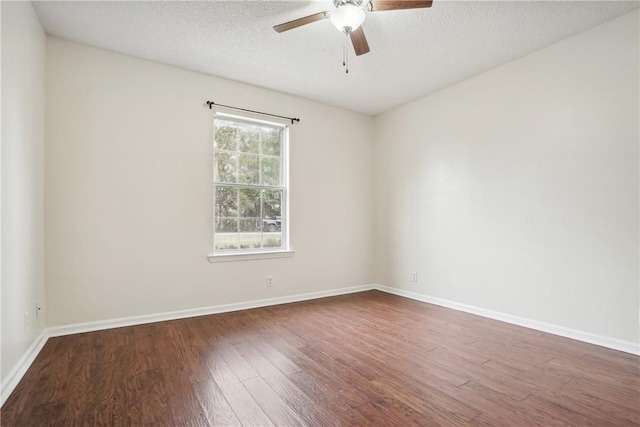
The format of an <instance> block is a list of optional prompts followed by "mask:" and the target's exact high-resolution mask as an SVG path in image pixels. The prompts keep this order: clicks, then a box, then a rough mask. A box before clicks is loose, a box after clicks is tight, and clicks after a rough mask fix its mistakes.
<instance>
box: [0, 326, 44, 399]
mask: <svg viewBox="0 0 640 427" xmlns="http://www.w3.org/2000/svg"><path fill="white" fill-rule="evenodd" d="M48 338H49V337H48V336H47V330H46V329H45V330H43V331H42V333H40V335H39V336H38V337H37V338H36V339H35V340H34V341H33V342H32V343H31V345H30V346H29V348H28V349H27V351H26V352H25V353H24V354H23V355H22V357H21V358H20V360H18V363H16V365H15V366H14V367H13V369H11V372H9V374H8V375H7V378H6V379H5V380H4V381H3V382H2V391H1V392H0V406H2V405H4V402H6V401H7V399H8V398H9V395H10V394H11V392H13V390H14V389H15V388H16V386H17V385H18V383H19V382H20V380H21V379H22V377H23V376H24V374H25V373H26V372H27V369H29V367H30V366H31V364H32V363H33V361H34V360H36V356H38V354H39V353H40V350H42V347H44V345H45V344H46V342H47V339H48Z"/></svg>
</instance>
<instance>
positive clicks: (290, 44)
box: [34, 0, 640, 115]
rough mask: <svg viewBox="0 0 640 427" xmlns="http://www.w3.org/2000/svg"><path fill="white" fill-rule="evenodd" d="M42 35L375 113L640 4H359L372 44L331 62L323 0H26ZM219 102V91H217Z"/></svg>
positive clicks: (333, 44)
mask: <svg viewBox="0 0 640 427" xmlns="http://www.w3.org/2000/svg"><path fill="white" fill-rule="evenodd" d="M34 5H35V8H36V11H37V13H38V15H39V17H40V20H41V22H42V25H43V26H44V28H45V31H46V32H47V33H48V34H51V35H55V36H59V37H62V38H66V39H70V40H74V41H78V42H81V43H86V44H89V45H93V46H98V47H102V48H105V49H110V50H113V51H117V52H122V53H125V54H129V55H133V56H137V57H141V58H146V59H151V60H154V61H158V62H162V63H165V64H171V65H176V66H179V67H182V68H186V69H189V70H194V71H200V72H203V73H208V74H213V75H216V76H220V77H225V78H229V79H233V80H237V81H241V82H245V83H250V84H253V85H257V86H262V87H266V88H270V89H275V90H278V91H282V92H286V93H290V94H294V95H298V96H302V97H304V98H308V99H312V100H316V101H320V102H324V103H327V104H331V105H336V106H340V107H343V108H346V109H349V110H352V111H357V112H361V113H365V114H371V115H375V114H378V113H381V112H384V111H387V110H389V109H391V108H393V107H396V106H398V105H401V104H404V103H407V102H409V101H412V100H414V99H417V98H420V97H422V96H424V95H427V94H430V93H433V92H435V91H437V90H440V89H442V88H444V87H447V86H449V85H451V84H454V83H456V82H459V81H461V80H464V79H466V78H469V77H471V76H473V75H475V74H478V73H481V72H483V71H485V70H488V69H490V68H493V67H495V66H498V65H500V64H504V63H506V62H508V61H511V60H513V59H515V58H518V57H520V56H523V55H526V54H528V53H531V52H533V51H536V50H538V49H541V48H543V47H545V46H548V45H550V44H552V43H554V42H556V41H559V40H562V39H564V38H567V37H569V36H571V35H573V34H576V33H578V32H581V31H584V30H587V29H589V28H592V27H594V26H596V25H598V24H601V23H603V22H606V21H608V20H610V19H613V18H615V17H617V16H620V15H623V14H625V13H626V12H628V11H630V10H632V9H636V8H638V7H639V6H640V4H639V3H638V2H637V1H625V2H612V1H587V2H580V1H570V2H559V1H551V2H541V1H534V2H529V1H509V2H507V1H495V2H489V1H475V2H461V1H438V0H435V1H434V4H433V7H431V8H430V9H413V10H401V11H387V12H375V13H367V17H366V21H365V23H364V24H363V28H364V30H365V33H366V35H367V39H368V41H369V46H370V47H371V52H370V53H368V54H366V55H363V56H360V57H355V55H354V54H353V50H352V49H350V55H351V58H350V72H349V74H345V71H344V68H343V67H342V44H343V41H344V36H343V34H341V33H340V32H339V31H338V30H337V29H336V28H335V27H333V25H332V24H331V22H329V21H328V20H324V21H320V22H316V23H313V24H309V25H307V26H304V27H300V28H297V29H294V30H291V31H287V32H284V33H281V34H278V33H276V32H275V31H273V29H272V27H273V25H276V24H280V23H282V22H285V21H289V20H292V19H296V18H299V17H302V16H306V15H310V14H312V13H316V12H321V11H325V10H331V9H332V8H333V4H332V2H331V1H330V0H325V1H238V0H236V1H210V2H183V1H172V2H153V1H133V2H129V1H120V2H117V1H116V2H80V1H78V2H56V1H46V2H34ZM228 102H229V101H228Z"/></svg>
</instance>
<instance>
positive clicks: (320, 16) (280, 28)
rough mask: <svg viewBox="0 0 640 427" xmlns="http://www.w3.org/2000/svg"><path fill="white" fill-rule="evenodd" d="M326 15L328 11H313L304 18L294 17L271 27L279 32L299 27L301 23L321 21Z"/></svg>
mask: <svg viewBox="0 0 640 427" xmlns="http://www.w3.org/2000/svg"><path fill="white" fill-rule="evenodd" d="M328 17H329V12H319V13H314V14H313V15H309V16H305V17H304V18H298V19H294V20H293V21H289V22H285V23H284V24H280V25H275V26H274V27H273V29H274V30H276V32H278V33H281V32H283V31H288V30H292V29H294V28H298V27H301V26H303V25H307V24H311V23H312V22H316V21H321V20H323V19H326V18H328Z"/></svg>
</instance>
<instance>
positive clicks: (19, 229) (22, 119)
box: [0, 2, 46, 397]
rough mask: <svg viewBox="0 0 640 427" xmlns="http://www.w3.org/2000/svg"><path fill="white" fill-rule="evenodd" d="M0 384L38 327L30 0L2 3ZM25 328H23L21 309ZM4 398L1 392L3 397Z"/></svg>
mask: <svg viewBox="0 0 640 427" xmlns="http://www.w3.org/2000/svg"><path fill="white" fill-rule="evenodd" d="M1 8H2V151H1V152H2V167H1V170H2V181H1V182H2V184H1V189H2V222H1V223H2V228H1V230H2V239H1V240H2V250H1V253H2V264H1V265H0V267H1V270H2V275H1V276H2V279H1V291H2V346H1V349H2V351H1V352H0V353H1V354H0V358H1V359H2V366H1V370H2V375H1V378H2V383H3V385H4V384H5V381H4V380H5V379H7V377H8V375H9V374H10V373H11V370H12V369H13V368H14V367H15V366H16V364H17V363H18V361H19V359H20V358H21V357H22V356H23V355H24V353H25V352H26V350H27V349H28V348H29V346H30V345H31V344H32V343H33V341H34V340H35V338H36V337H37V336H38V335H39V334H40V333H41V332H42V330H43V329H44V326H45V321H44V316H45V313H41V315H40V317H39V318H37V319H36V318H35V306H36V302H40V303H42V304H44V302H45V300H44V298H45V291H44V94H45V89H44V85H45V47H46V38H45V34H44V31H43V30H42V27H41V26H40V22H39V21H38V17H37V16H36V14H35V11H34V10H33V6H32V5H31V3H30V2H2V4H1ZM25 312H28V313H29V316H30V327H29V329H28V330H27V331H26V332H25V330H24V323H23V322H24V313H25ZM3 397H4V396H3Z"/></svg>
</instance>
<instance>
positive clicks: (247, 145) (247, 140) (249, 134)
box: [239, 124, 260, 154]
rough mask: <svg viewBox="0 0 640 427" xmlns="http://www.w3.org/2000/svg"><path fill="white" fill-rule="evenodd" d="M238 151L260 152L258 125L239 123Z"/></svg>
mask: <svg viewBox="0 0 640 427" xmlns="http://www.w3.org/2000/svg"><path fill="white" fill-rule="evenodd" d="M239 151H242V152H245V153H254V154H258V153H260V127H259V126H254V125H247V124H240V146H239Z"/></svg>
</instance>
